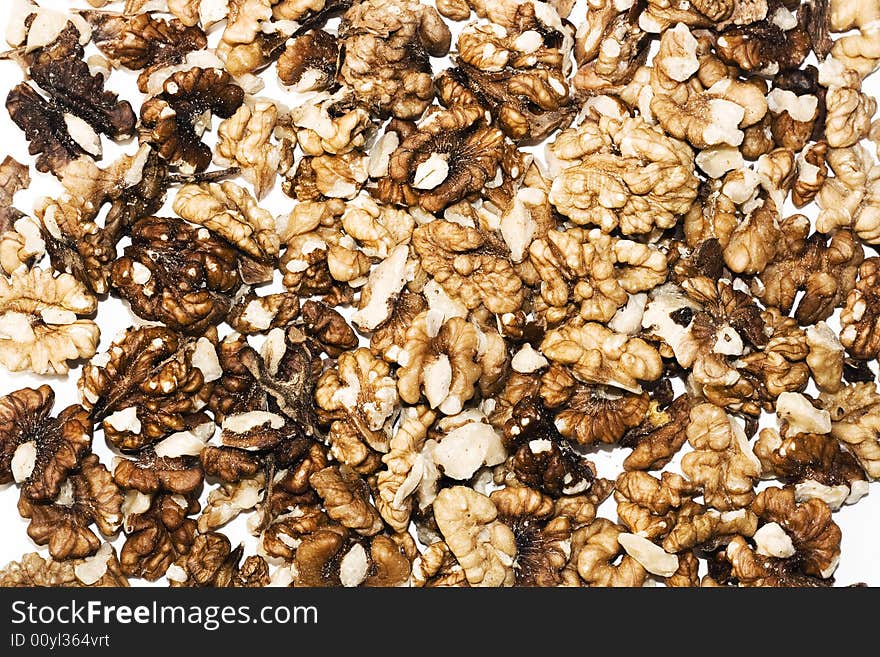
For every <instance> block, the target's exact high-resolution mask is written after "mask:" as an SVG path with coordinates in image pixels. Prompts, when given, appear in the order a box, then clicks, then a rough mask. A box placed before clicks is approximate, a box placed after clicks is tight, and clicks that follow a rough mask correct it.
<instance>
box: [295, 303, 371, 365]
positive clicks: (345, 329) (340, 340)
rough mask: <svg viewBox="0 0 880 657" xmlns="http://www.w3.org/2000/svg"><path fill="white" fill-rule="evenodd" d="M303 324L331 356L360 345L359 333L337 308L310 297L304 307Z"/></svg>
mask: <svg viewBox="0 0 880 657" xmlns="http://www.w3.org/2000/svg"><path fill="white" fill-rule="evenodd" d="M302 326H303V328H304V329H305V331H306V333H307V334H308V335H309V337H310V338H312V339H313V340H315V341H317V342H318V344H319V345H320V346H321V347H322V348H323V350H324V351H326V352H327V354H328V355H329V356H330V357H331V358H335V357H337V356H339V354H341V353H342V352H343V351H346V350H348V349H354V348H356V347H357V346H358V337H357V333H355V332H354V329H353V328H352V327H351V326H350V325H349V324H348V322H347V321H346V320H345V317H343V316H342V315H341V314H339V312H338V311H337V310H335V309H334V308H332V307H330V306H329V305H327V304H326V303H322V302H320V301H315V300H314V299H309V300H308V301H306V302H305V303H304V304H303V307H302Z"/></svg>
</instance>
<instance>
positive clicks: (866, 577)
mask: <svg viewBox="0 0 880 657" xmlns="http://www.w3.org/2000/svg"><path fill="white" fill-rule="evenodd" d="M3 4H4V5H6V4H7V3H6V2H4V3H3ZM41 4H42V6H44V7H51V8H54V9H60V10H65V9H67V8H70V7H77V8H79V7H82V8H87V7H88V5H87V4H86V3H85V2H84V0H71V1H69V2H66V1H64V0H43V1H42V2H41ZM584 4H585V2H584V0H578V3H577V5H576V6H575V9H574V11H573V12H572V14H571V16H570V20H571V21H572V22H573V23H574V24H575V25H577V24H579V23H580V22H581V21H582V19H583V15H584V12H583V8H582V7H583V6H584ZM119 5H121V3H115V4H114V6H119ZM4 8H5V7H4ZM7 18H8V13H6V12H4V13H2V14H0V35H3V34H5V29H6V21H7ZM447 22H448V23H449V24H450V27H451V28H452V30H453V33H454V34H455V33H457V31H458V26H460V25H461V24H460V23H459V24H456V23H453V22H452V21H447ZM334 23H335V21H334ZM332 24H333V23H331V25H332ZM220 31H222V25H220V26H217V27H215V28H214V29H213V30H212V32H211V35H210V45H214V44H215V43H216V41H217V39H218V38H219V33H220ZM454 44H455V38H454V37H453V46H454ZM93 52H94V47H93V46H90V47H89V49H88V50H87V54H92V53H93ZM446 61H448V60H446V59H443V60H435V61H434V69H435V72H438V71H440V70H442V69H443V68H445V65H446ZM262 77H263V79H264V80H265V81H266V83H267V86H266V89H265V90H264V91H263V92H262V93H263V94H264V95H267V96H269V97H271V98H273V99H275V100H278V101H281V103H283V104H286V105H288V106H290V105H292V104H293V103H295V98H294V97H293V96H292V95H291V94H288V93H285V92H284V91H282V90H279V89H278V87H277V86H276V85H275V79H276V75H275V71H274V67H271V68H269V69H268V70H266V71H264V72H263V74H262ZM22 78H23V75H22V71H21V70H20V69H19V67H18V66H17V65H16V64H15V63H14V62H12V61H0V98H2V99H4V100H5V97H6V94H7V93H8V91H9V89H11V88H12V87H13V86H15V85H16V84H18V82H19V81H21V80H22ZM134 80H135V75H134V74H132V73H129V72H127V71H114V72H113V74H112V75H111V77H110V80H109V83H108V85H107V87H108V88H109V89H111V90H113V91H115V92H117V93H119V94H120V98H122V99H126V100H128V101H130V102H131V103H132V106H133V107H134V110H135V112H138V111H139V109H140V103H141V102H142V95H141V94H140V93H139V92H138V91H137V88H136V86H135V83H134ZM864 89H865V90H866V91H867V92H868V93H871V94H873V95H875V96H876V95H877V94H878V91H880V83H878V81H877V76H875V77H874V78H869V79H868V80H867V81H866V83H865V86H864ZM218 122H219V120H218V119H216V118H214V124H213V128H214V130H216V127H217V124H218ZM0 136H2V147H0V160H2V158H3V157H5V155H7V154H10V155H12V156H13V157H15V158H16V159H17V160H18V161H19V162H22V163H26V164H31V178H32V184H31V188H30V189H29V190H26V191H22V192H20V193H19V194H18V195H16V198H15V206H16V207H17V208H19V209H20V210H22V211H24V212H27V213H31V210H32V205H33V201H34V200H35V199H36V198H38V197H40V196H55V195H56V194H57V193H58V192H59V191H60V189H61V188H60V185H59V184H58V182H57V181H56V180H55V179H54V178H53V177H52V176H51V175H48V174H39V173H37V172H36V171H35V170H34V168H33V166H32V163H33V158H32V157H31V156H30V155H28V152H27V143H26V141H25V140H24V137H23V135H22V133H21V131H20V130H19V129H18V128H17V127H16V126H15V125H14V124H13V123H12V121H11V120H10V119H9V115H8V113H7V112H6V111H5V109H2V108H0ZM103 143H104V159H103V160H102V161H101V162H100V164H101V165H102V166H106V165H107V164H108V163H109V162H111V161H113V159H114V158H115V157H116V156H117V155H118V154H119V153H120V152H126V153H133V152H134V151H135V150H136V149H137V144H136V140H132V141H131V142H129V143H127V144H123V145H121V149H120V147H117V146H116V145H114V144H112V143H110V142H109V141H108V140H107V139H104V140H103ZM529 150H533V151H534V152H535V153H536V156H538V157H540V152H541V150H542V149H541V148H540V147H539V148H535V149H529ZM173 194H174V191H173V190H172V192H171V194H170V195H169V202H168V203H166V206H165V208H164V209H163V211H162V212H160V213H159V214H163V213H165V214H169V213H171V209H170V200H171V199H172V198H173ZM261 205H262V206H263V207H264V208H266V209H268V210H270V211H272V212H273V214H275V215H280V214H283V213H286V212H289V211H290V208H291V206H292V205H293V201H291V199H289V198H287V197H286V196H284V195H283V194H281V192H280V189H279V188H278V186H276V188H275V189H274V190H273V192H272V193H271V194H270V196H269V197H267V199H265V200H264V201H263V202H262V203H261ZM786 211H787V212H788V213H791V212H793V211H794V209H793V207H788V208H786ZM800 212H804V213H805V214H808V215H809V216H810V217H811V218H814V217H815V209H814V208H808V209H805V210H800ZM124 244H125V242H123V245H124ZM121 246H122V245H121ZM120 248H121V247H120ZM868 255H873V253H869V254H868ZM280 289H281V287H280V285H278V284H277V281H276V284H274V285H272V286H271V287H268V288H263V290H261V292H265V291H276V290H280ZM836 317H837V314H835V317H834V318H832V319H831V320H829V324H831V325H832V326H833V327H834V328H835V329H836V328H838V327H839V324H838V323H837V321H836ZM96 321H97V323H98V325H99V326H100V328H101V342H100V345H99V347H98V350H99V351H104V350H106V348H107V347H108V345H109V344H110V343H111V342H112V340H113V338H114V336H116V335H117V334H118V332H119V331H121V330H123V329H125V328H126V327H128V326H130V325H132V324H136V323H137V321H138V320H137V318H135V317H134V316H133V315H132V314H131V312H130V311H129V309H128V308H127V307H126V305H125V304H123V303H122V302H121V301H120V300H118V299H116V298H114V297H108V298H106V299H104V300H102V301H101V302H100V304H99V307H98V314H97V320H96ZM223 328H225V332H228V330H229V329H228V327H225V325H224V327H223ZM221 333H223V331H221ZM872 369H873V370H874V371H875V372H876V369H877V368H876V364H875V363H872ZM79 373H80V368H79V367H77V368H76V369H74V370H72V371H71V372H70V373H69V374H68V375H67V376H53V377H37V376H33V375H29V374H23V373H17V374H16V373H9V372H6V371H5V370H4V371H0V395H4V394H7V393H9V392H11V391H13V390H17V389H19V388H22V387H25V386H32V387H36V386H38V385H40V384H42V383H49V384H50V385H52V387H53V388H54V390H55V394H56V411H59V410H61V409H62V408H64V407H65V406H67V405H68V404H73V403H77V402H78V401H79V400H78V397H77V392H76V380H77V378H78V376H79ZM811 391H812V392H815V391H814V390H812V389H811ZM774 421H775V419H774V418H773V417H765V418H763V419H762V426H764V425H768V424H772V423H773V422H774ZM93 450H94V451H95V452H96V453H98V454H99V455H100V456H101V458H102V460H103V461H104V462H105V463H106V464H108V466H109V465H110V463H111V461H112V457H113V452H112V451H111V450H110V449H109V448H108V447H107V446H106V444H105V442H104V439H103V435H102V433H101V431H100V430H98V431H96V432H95V438H94V442H93ZM628 452H629V450H626V449H613V448H600V449H598V450H597V451H596V453H595V454H591V455H590V458H591V459H592V460H593V461H594V462H595V463H596V465H597V467H598V469H599V474H600V475H601V476H605V477H610V478H615V477H616V475H617V473H619V472H620V471H621V466H620V463H621V461H622V460H623V458H624V457H625V456H626V455H627V454H628ZM680 456H681V455H680V454H679V458H677V459H676V460H675V461H674V462H673V464H672V465H671V466H670V467H672V468H674V467H675V463H676V462H677V461H679V460H680ZM206 495H207V490H206V491H205V493H204V494H203V500H202V501H203V502H204V497H205V496H206ZM17 500H18V490H17V488H16V487H15V486H12V485H10V486H6V487H0V536H2V540H0V566H2V565H3V564H5V563H7V562H8V561H11V560H16V559H18V558H20V557H21V555H22V554H23V553H25V552H29V551H33V550H35V549H37V550H39V551H41V552H43V553H45V549H44V548H38V546H36V545H35V544H34V543H33V542H32V541H31V540H30V539H29V538H28V536H27V534H26V531H25V530H26V526H27V525H26V522H25V521H24V520H23V519H22V518H20V517H19V515H18V513H17V510H16V503H17ZM600 515H603V516H605V517H608V518H612V519H616V513H615V505H614V502H613V500H609V502H606V503H605V504H604V505H603V506H602V508H601V509H600ZM834 518H835V521H836V522H837V523H838V524H839V525H840V527H841V529H842V531H843V542H842V546H841V547H842V556H841V559H840V565H839V567H838V569H837V572H836V573H835V579H836V583H837V585H848V584H852V583H856V582H864V583H867V584H869V585H872V586H876V585H880V527H878V519H880V485H878V484H872V485H871V492H870V494H869V495H868V496H867V497H865V498H863V499H862V500H861V501H860V502H859V503H858V504H856V505H853V506H846V507H844V508H842V509H841V510H840V511H838V512H837V513H836V514H835V516H834ZM245 519H246V516H242V517H239V518H238V519H237V520H235V521H233V522H232V523H230V524H229V525H227V526H226V527H224V528H222V529H221V531H223V532H224V533H226V534H227V535H228V536H229V537H230V539H231V540H232V541H233V545H235V544H237V542H239V541H242V542H244V543H245V545H246V554H253V553H254V549H255V548H254V546H255V539H254V538H253V537H251V536H250V535H249V534H248V532H247V530H246V529H245V527H244V520H245ZM123 539H124V537H123V536H119V537H117V538H116V539H115V540H113V541H112V542H113V543H114V545H116V546H117V547H119V546H121V545H122V542H123ZM132 583H133V584H137V585H144V584H147V583H146V582H144V581H143V580H134V581H133V582H132ZM160 583H161V582H160Z"/></svg>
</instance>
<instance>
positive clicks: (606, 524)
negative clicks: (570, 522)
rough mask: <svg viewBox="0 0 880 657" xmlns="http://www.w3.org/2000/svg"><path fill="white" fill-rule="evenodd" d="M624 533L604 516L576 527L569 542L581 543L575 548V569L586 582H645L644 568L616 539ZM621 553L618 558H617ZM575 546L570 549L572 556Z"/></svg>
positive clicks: (599, 584) (621, 584)
mask: <svg viewBox="0 0 880 657" xmlns="http://www.w3.org/2000/svg"><path fill="white" fill-rule="evenodd" d="M623 533H624V530H623V528H622V527H621V526H619V525H615V524H614V523H613V522H611V521H610V520H606V519H605V518H597V519H596V520H594V521H593V523H592V524H590V525H588V526H587V527H584V528H582V529H579V530H577V531H576V532H575V536H574V537H573V538H572V543H573V544H574V543H575V542H579V543H581V547H580V548H579V549H578V550H577V572H578V574H579V575H580V577H581V579H582V580H583V581H584V582H586V583H587V585H588V586H597V587H608V586H611V587H637V586H641V585H642V584H644V582H645V578H646V577H647V574H648V573H647V571H646V570H645V569H644V567H643V566H642V565H641V564H640V563H639V562H638V561H636V560H635V559H634V558H633V557H631V556H630V555H628V554H623V552H624V550H623V548H622V547H621V546H620V544H619V543H618V540H617V539H618V537H619V536H620V535H621V534H623ZM621 554H622V555H623V556H622V557H621V558H620V560H619V561H617V558H618V557H619V556H620V555H621ZM574 558H575V550H572V559H574Z"/></svg>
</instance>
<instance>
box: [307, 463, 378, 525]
mask: <svg viewBox="0 0 880 657" xmlns="http://www.w3.org/2000/svg"><path fill="white" fill-rule="evenodd" d="M309 483H310V484H311V485H312V487H314V489H315V490H316V491H317V492H318V495H320V496H321V499H322V500H324V506H325V508H326V509H327V515H328V516H330V518H332V519H333V520H335V521H337V522H339V523H340V524H341V525H343V526H344V527H347V528H349V529H352V530H353V531H355V532H357V533H358V534H361V535H362V536H373V535H374V534H378V533H379V532H380V531H382V529H383V527H384V526H385V525H384V523H383V522H382V516H380V515H379V511H377V510H376V507H375V506H373V504H372V503H371V502H370V501H369V497H370V490H369V488H368V486H367V484H366V482H365V481H364V480H363V479H361V478H360V476H358V474H357V473H355V472H354V471H353V470H351V469H350V468H348V467H346V466H342V467H329V468H324V469H323V470H319V471H318V472H315V473H314V474H312V475H311V477H309Z"/></svg>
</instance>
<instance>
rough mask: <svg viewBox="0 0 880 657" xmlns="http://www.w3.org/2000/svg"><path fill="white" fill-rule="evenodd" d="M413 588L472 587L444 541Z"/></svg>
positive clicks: (419, 569) (422, 562) (418, 563)
mask: <svg viewBox="0 0 880 657" xmlns="http://www.w3.org/2000/svg"><path fill="white" fill-rule="evenodd" d="M438 4H440V3H438ZM412 586H413V587H414V588H427V587H431V588H433V587H467V586H470V585H469V584H468V580H467V577H466V576H465V572H464V569H463V568H462V567H461V565H459V563H458V561H457V560H456V558H455V555H454V554H453V553H452V550H450V549H449V546H448V545H447V544H446V543H444V542H443V541H437V542H436V543H432V544H431V545H429V546H428V547H427V548H425V550H424V552H422V553H421V554H420V555H419V556H418V557H416V559H415V561H414V562H413V567H412Z"/></svg>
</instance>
